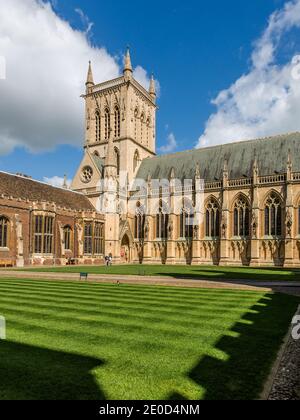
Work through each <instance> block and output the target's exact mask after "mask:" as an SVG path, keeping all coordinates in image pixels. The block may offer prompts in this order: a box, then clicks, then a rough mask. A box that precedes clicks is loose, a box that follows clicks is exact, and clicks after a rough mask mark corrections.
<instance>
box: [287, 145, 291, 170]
mask: <svg viewBox="0 0 300 420" xmlns="http://www.w3.org/2000/svg"><path fill="white" fill-rule="evenodd" d="M287 165H288V167H289V168H292V155H291V149H289V152H288V160H287Z"/></svg>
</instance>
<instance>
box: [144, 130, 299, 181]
mask: <svg viewBox="0 0 300 420" xmlns="http://www.w3.org/2000/svg"><path fill="white" fill-rule="evenodd" d="M289 151H290V154H291V158H292V164H293V171H295V172H300V133H292V134H284V135H280V136H274V137H268V138H263V139H257V140H250V141H244V142H238V143H230V144H223V145H220V146H214V147H207V148H202V149H195V150H189V151H186V152H179V153H175V154H171V155H163V156H157V157H154V158H148V159H145V160H144V161H143V162H142V164H141V166H140V169H139V171H138V173H137V178H140V179H147V177H148V175H149V174H150V175H151V178H152V179H168V178H169V176H170V173H171V170H172V168H174V170H175V177H176V178H178V179H193V178H194V176H195V171H196V166H197V164H198V165H199V168H200V175H201V178H202V179H204V180H205V181H214V180H221V179H222V174H223V168H224V162H225V161H226V160H227V162H228V171H229V177H230V178H231V179H237V178H243V177H244V176H247V177H251V176H252V167H253V162H254V159H255V156H257V161H258V167H259V174H260V175H272V174H274V173H276V172H286V170H287V161H288V154H289Z"/></svg>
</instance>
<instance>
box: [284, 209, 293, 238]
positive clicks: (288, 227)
mask: <svg viewBox="0 0 300 420" xmlns="http://www.w3.org/2000/svg"><path fill="white" fill-rule="evenodd" d="M285 225H286V236H287V237H288V238H291V236H292V226H293V218H292V215H291V212H290V210H289V209H288V210H287V212H286V218H285Z"/></svg>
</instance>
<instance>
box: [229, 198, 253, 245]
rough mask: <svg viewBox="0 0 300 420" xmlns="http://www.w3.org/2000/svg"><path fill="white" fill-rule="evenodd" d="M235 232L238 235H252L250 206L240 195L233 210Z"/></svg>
mask: <svg viewBox="0 0 300 420" xmlns="http://www.w3.org/2000/svg"><path fill="white" fill-rule="evenodd" d="M233 231H234V232H233V234H234V236H238V237H247V236H249V235H250V208H249V204H248V202H247V200H246V199H245V198H244V197H239V198H238V200H237V201H236V203H235V205H234V210H233Z"/></svg>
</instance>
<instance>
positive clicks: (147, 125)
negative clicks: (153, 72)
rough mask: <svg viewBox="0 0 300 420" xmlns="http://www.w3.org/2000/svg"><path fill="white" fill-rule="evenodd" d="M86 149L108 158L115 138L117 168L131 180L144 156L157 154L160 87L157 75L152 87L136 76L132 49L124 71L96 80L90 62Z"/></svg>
mask: <svg viewBox="0 0 300 420" xmlns="http://www.w3.org/2000/svg"><path fill="white" fill-rule="evenodd" d="M83 98H84V100H85V103H86V124H85V144H84V148H85V150H87V149H88V150H89V153H91V154H95V155H96V156H98V157H100V158H101V159H105V157H106V155H107V151H108V143H109V140H110V139H112V140H113V144H114V152H115V158H116V164H117V172H118V174H119V173H120V172H127V173H128V180H129V181H131V180H132V179H133V178H134V176H135V173H136V171H137V170H138V168H139V165H140V163H141V162H142V160H143V159H145V158H147V157H151V156H154V155H155V142H156V141H155V140H156V139H155V135H156V90H155V82H154V79H153V76H152V78H151V81H150V86H149V90H146V89H144V87H143V86H141V85H140V84H139V83H138V82H137V81H136V80H135V79H134V77H133V70H132V64H131V57H130V52H129V49H128V50H127V52H126V55H125V63H124V70H123V75H122V76H120V77H118V78H117V79H114V80H110V81H107V82H104V83H100V84H95V83H94V77H93V72H92V65H91V63H90V64H89V69H88V76H87V81H86V93H85V95H83Z"/></svg>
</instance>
